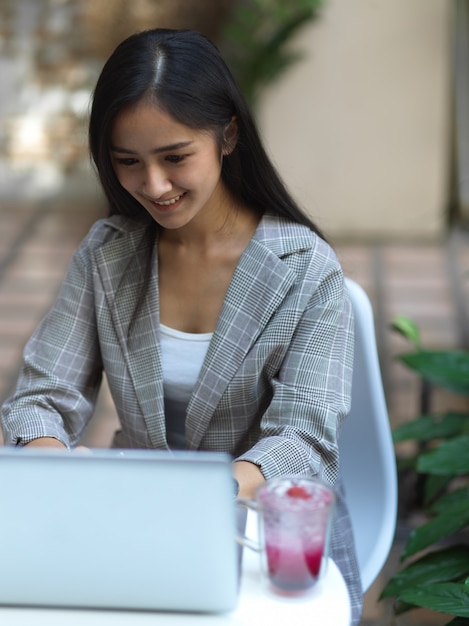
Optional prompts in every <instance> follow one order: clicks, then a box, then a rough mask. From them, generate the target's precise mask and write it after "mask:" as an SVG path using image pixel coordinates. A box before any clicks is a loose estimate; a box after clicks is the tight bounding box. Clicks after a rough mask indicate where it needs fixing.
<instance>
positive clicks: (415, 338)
mask: <svg viewBox="0 0 469 626" xmlns="http://www.w3.org/2000/svg"><path fill="white" fill-rule="evenodd" d="M391 328H392V330H395V331H396V332H398V333H400V334H401V335H402V336H403V337H404V338H405V339H407V340H408V341H410V342H411V343H412V344H413V345H414V346H415V347H416V348H417V349H420V330H419V327H418V326H417V324H416V323H415V322H414V321H413V320H411V319H410V318H409V317H405V315H396V317H395V318H394V319H393V320H392V322H391Z"/></svg>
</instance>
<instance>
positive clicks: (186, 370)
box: [160, 324, 213, 449]
mask: <svg viewBox="0 0 469 626" xmlns="http://www.w3.org/2000/svg"><path fill="white" fill-rule="evenodd" d="M160 329H161V339H160V348H161V361H162V367H163V389H164V404H165V419H166V438H167V441H168V445H169V447H170V448H179V449H182V448H185V430H186V428H185V426H186V409H187V405H188V404H189V400H190V398H191V395H192V392H193V390H194V387H195V383H196V382H197V378H198V376H199V373H200V370H201V368H202V363H203V362H204V359H205V355H206V354H207V350H208V346H209V344H210V340H211V339H212V335H213V333H185V332H182V331H180V330H175V329H174V328H169V327H168V326H165V325H164V324H160Z"/></svg>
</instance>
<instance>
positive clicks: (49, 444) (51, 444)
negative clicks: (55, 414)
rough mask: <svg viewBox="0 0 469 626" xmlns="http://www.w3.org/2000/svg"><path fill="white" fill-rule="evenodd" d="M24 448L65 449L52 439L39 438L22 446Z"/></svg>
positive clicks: (59, 442)
mask: <svg viewBox="0 0 469 626" xmlns="http://www.w3.org/2000/svg"><path fill="white" fill-rule="evenodd" d="M24 447H25V448H66V447H67V446H66V445H65V444H64V443H62V442H61V441H59V440H58V439H55V438H54V437H39V438H38V439H33V440H32V441H30V442H29V443H26V444H25V445H24Z"/></svg>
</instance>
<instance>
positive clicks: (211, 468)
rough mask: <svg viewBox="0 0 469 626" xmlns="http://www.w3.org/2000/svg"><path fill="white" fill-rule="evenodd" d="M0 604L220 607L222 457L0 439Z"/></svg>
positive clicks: (226, 592)
mask: <svg viewBox="0 0 469 626" xmlns="http://www.w3.org/2000/svg"><path fill="white" fill-rule="evenodd" d="M0 489H1V503H2V504H1V515H0V536H1V538H2V544H3V546H2V551H1V557H0V603H2V604H11V605H42V606H75V607H100V608H123V609H126V608H127V609H143V610H178V611H203V612H205V611H207V612H220V611H229V610H231V609H233V608H234V607H235V605H236V600H237V592H238V551H237V547H236V543H235V534H236V528H235V527H236V519H235V517H236V515H235V508H236V507H235V501H234V497H233V479H232V473H231V459H230V458H229V457H228V456H227V455H224V454H219V453H212V452H185V451H184V452H174V453H172V452H166V451H149V450H125V451H122V450H99V451H97V450H96V451H93V452H92V453H91V454H86V453H78V452H66V451H56V450H47V451H45V450H42V449H41V450H38V449H35V450H32V449H12V448H0Z"/></svg>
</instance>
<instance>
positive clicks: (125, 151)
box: [111, 102, 227, 229]
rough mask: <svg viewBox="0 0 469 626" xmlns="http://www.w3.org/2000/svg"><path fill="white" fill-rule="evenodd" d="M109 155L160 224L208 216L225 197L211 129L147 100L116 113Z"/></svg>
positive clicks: (174, 224)
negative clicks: (179, 119)
mask: <svg viewBox="0 0 469 626" xmlns="http://www.w3.org/2000/svg"><path fill="white" fill-rule="evenodd" d="M111 158H112V163H113V167H114V171H115V173H116V176H117V178H118V180H119V182H120V184H121V185H122V187H124V189H126V190H127V191H128V192H129V193H130V195H131V196H133V197H134V198H135V199H136V200H137V201H138V202H139V203H140V204H141V205H142V206H143V207H144V208H145V209H146V210H147V211H148V213H149V214H150V215H151V216H152V217H153V219H154V220H155V221H156V222H157V223H158V224H159V225H160V226H162V227H163V228H167V229H176V228H181V227H183V226H186V225H187V224H189V223H190V222H192V221H193V220H194V219H196V218H197V219H199V220H200V219H203V216H205V215H207V217H209V216H210V214H211V213H212V212H213V211H215V212H216V211H217V210H218V209H219V208H220V206H222V203H223V202H224V201H225V200H226V199H227V192H226V189H225V187H224V185H223V182H222V181H221V179H220V173H221V158H222V155H221V151H220V148H219V147H218V145H217V142H216V140H215V137H214V135H213V133H210V132H208V131H200V130H197V129H193V128H190V127H188V126H184V125H183V124H180V123H179V122H177V121H176V120H175V119H174V118H173V117H171V115H169V114H168V113H165V112H164V111H162V110H160V109H158V108H157V107H155V106H153V105H151V104H149V103H146V102H141V103H139V104H138V105H137V106H136V107H134V108H132V109H128V110H125V111H123V112H121V113H120V114H119V115H118V116H117V118H116V120H115V122H114V126H113V131H112V135H111Z"/></svg>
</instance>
